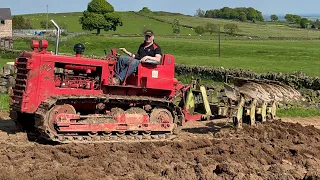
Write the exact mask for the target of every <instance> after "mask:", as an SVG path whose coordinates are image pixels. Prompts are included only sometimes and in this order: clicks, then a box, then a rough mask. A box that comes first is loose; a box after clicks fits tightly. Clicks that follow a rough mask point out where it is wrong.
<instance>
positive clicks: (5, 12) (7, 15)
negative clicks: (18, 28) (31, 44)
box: [0, 8, 12, 38]
mask: <svg viewBox="0 0 320 180" xmlns="http://www.w3.org/2000/svg"><path fill="white" fill-rule="evenodd" d="M3 37H12V16H11V10H10V8H0V38H3Z"/></svg>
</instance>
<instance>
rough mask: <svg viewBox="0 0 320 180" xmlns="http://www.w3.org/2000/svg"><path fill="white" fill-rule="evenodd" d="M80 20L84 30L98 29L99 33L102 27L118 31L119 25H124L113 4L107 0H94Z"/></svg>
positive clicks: (106, 29) (105, 29)
mask: <svg viewBox="0 0 320 180" xmlns="http://www.w3.org/2000/svg"><path fill="white" fill-rule="evenodd" d="M79 21H80V24H82V29H83V30H89V31H93V30H97V35H99V34H100V31H101V29H103V30H104V31H109V30H113V31H116V30H117V26H122V25H123V23H122V19H121V17H120V15H119V14H118V13H116V12H114V8H113V6H112V5H111V4H109V3H108V2H107V1H105V0H92V1H91V2H90V3H89V4H88V8H87V10H86V11H84V12H83V17H81V18H80V19H79Z"/></svg>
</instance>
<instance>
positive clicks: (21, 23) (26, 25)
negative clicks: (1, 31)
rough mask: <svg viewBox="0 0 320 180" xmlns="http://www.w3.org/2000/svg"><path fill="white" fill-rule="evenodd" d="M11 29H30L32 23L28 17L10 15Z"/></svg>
mask: <svg viewBox="0 0 320 180" xmlns="http://www.w3.org/2000/svg"><path fill="white" fill-rule="evenodd" d="M12 29H32V23H31V21H30V20H29V19H25V18H24V17H22V16H19V15H15V16H13V17H12Z"/></svg>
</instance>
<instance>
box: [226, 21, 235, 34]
mask: <svg viewBox="0 0 320 180" xmlns="http://www.w3.org/2000/svg"><path fill="white" fill-rule="evenodd" d="M224 30H225V31H226V32H227V33H229V34H231V35H234V34H235V33H236V32H237V31H239V27H238V25H236V24H234V23H229V24H226V25H224Z"/></svg>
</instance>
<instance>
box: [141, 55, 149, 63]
mask: <svg viewBox="0 0 320 180" xmlns="http://www.w3.org/2000/svg"><path fill="white" fill-rule="evenodd" d="M147 59H150V56H145V57H143V58H141V59H140V61H141V62H146V60H147Z"/></svg>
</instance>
